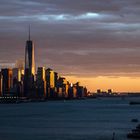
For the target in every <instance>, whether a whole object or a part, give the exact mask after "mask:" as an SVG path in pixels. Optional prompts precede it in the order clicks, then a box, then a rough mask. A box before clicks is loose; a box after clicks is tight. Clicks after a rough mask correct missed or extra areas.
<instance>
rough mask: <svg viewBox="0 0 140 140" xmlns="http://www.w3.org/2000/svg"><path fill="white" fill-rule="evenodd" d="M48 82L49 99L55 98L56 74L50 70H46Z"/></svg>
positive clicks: (47, 92)
mask: <svg viewBox="0 0 140 140" xmlns="http://www.w3.org/2000/svg"><path fill="white" fill-rule="evenodd" d="M45 73H46V82H47V87H46V88H47V90H46V94H47V97H51V98H52V97H55V74H54V71H53V70H52V69H50V68H48V69H46V71H45Z"/></svg>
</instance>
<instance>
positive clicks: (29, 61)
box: [24, 27, 35, 96]
mask: <svg viewBox="0 0 140 140" xmlns="http://www.w3.org/2000/svg"><path fill="white" fill-rule="evenodd" d="M24 72H25V73H24V96H30V94H31V92H32V91H33V87H34V76H35V59H34V43H33V41H32V40H31V39H30V27H29V39H28V40H27V41H26V48H25V71H24Z"/></svg>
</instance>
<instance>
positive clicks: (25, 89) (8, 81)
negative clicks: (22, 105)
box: [0, 31, 87, 99]
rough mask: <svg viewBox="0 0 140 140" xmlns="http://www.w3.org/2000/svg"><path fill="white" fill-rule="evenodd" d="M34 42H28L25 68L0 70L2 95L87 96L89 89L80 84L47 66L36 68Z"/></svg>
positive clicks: (24, 96) (41, 96) (39, 96)
mask: <svg viewBox="0 0 140 140" xmlns="http://www.w3.org/2000/svg"><path fill="white" fill-rule="evenodd" d="M34 57H35V55H34V43H33V41H32V40H31V39H30V31H29V39H28V40H27V42H26V48H25V65H24V68H23V67H22V66H21V65H20V64H18V65H16V66H15V68H12V69H11V68H3V69H1V71H0V96H1V97H13V96H14V97H22V98H31V99H32V98H36V99H42V98H44V99H46V98H48V99H49V98H50V99H53V98H54V99H56V98H81V97H85V96H87V89H86V87H83V86H81V85H80V84H79V82H77V83H75V84H71V83H69V82H68V81H67V80H66V78H64V77H61V76H59V74H58V73H57V72H54V71H53V70H52V69H50V68H48V69H45V67H38V68H37V71H36V68H35V59H34Z"/></svg>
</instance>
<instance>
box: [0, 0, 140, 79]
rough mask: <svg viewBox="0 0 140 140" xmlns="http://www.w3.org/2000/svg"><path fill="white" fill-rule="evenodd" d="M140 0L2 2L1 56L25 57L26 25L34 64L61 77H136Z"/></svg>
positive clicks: (139, 65)
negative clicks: (33, 50) (33, 53)
mask: <svg viewBox="0 0 140 140" xmlns="http://www.w3.org/2000/svg"><path fill="white" fill-rule="evenodd" d="M139 7H140V1H139V0H104V1H103V0H94V1H92V0H86V2H85V0H24V1H23V0H11V1H9V0H0V60H1V61H4V60H6V61H9V62H11V63H13V62H14V61H16V60H17V59H24V49H25V41H26V40H27V33H28V25H29V24H31V30H32V39H33V40H34V42H35V46H36V48H35V49H36V62H37V65H39V66H41V65H45V66H46V67H52V68H54V69H55V70H56V71H59V72H60V73H64V74H65V75H68V74H69V75H83V76H89V75H93V76H97V75H108V76H115V75H117V76H118V75H129V76H132V75H136V76H138V75H140V72H139V70H140V63H139V60H140V55H139V54H140V40H139V37H140V18H139V14H140V8H139Z"/></svg>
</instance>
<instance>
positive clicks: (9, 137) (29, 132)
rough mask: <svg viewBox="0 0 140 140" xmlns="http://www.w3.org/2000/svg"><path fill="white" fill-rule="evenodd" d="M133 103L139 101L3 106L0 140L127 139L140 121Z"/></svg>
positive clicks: (128, 99) (107, 99)
mask: <svg viewBox="0 0 140 140" xmlns="http://www.w3.org/2000/svg"><path fill="white" fill-rule="evenodd" d="M130 100H138V98H137V99H135V98H126V99H125V100H122V99H121V98H100V99H88V100H73V101H49V102H42V103H26V104H0V140H112V133H113V132H115V133H116V136H115V140H127V138H126V134H127V133H128V132H129V131H131V129H132V128H134V127H135V126H136V125H137V123H133V122H131V119H134V118H137V119H140V105H133V106H132V105H131V106H130V105H129V101H130ZM139 100H140V98H139Z"/></svg>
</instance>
